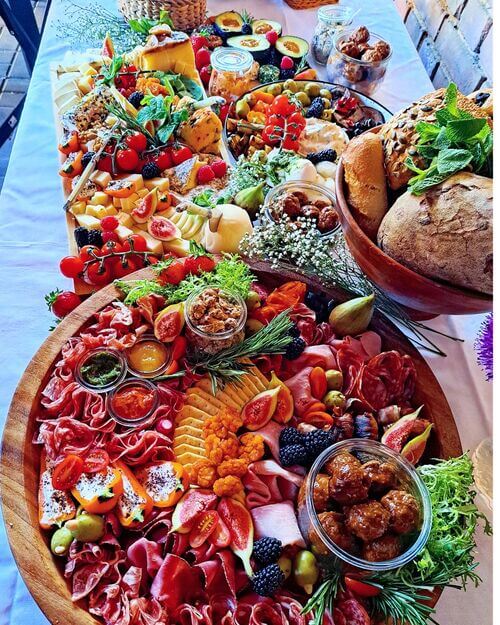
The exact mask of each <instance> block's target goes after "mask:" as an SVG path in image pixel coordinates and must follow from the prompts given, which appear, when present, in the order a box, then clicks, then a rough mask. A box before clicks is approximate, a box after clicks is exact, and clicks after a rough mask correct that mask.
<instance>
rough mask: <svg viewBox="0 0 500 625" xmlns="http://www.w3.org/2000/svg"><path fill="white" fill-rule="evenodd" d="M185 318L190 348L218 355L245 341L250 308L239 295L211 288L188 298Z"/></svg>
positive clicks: (203, 289)
mask: <svg viewBox="0 0 500 625" xmlns="http://www.w3.org/2000/svg"><path fill="white" fill-rule="evenodd" d="M185 318H186V338H187V340H188V344H189V345H190V349H191V350H193V351H194V352H198V353H199V352H201V353H205V354H217V353H218V352H220V351H221V350H223V349H227V348H228V347H232V346H233V345H236V344H237V343H241V341H242V340H243V339H244V337H245V330H244V328H245V322H246V320H247V307H246V304H245V302H244V301H243V299H242V298H241V297H240V296H239V295H238V294H237V293H230V292H229V291H225V290H224V289H221V288H219V287H217V286H208V287H203V288H202V289H200V290H197V291H194V293H192V294H191V295H190V296H189V297H188V299H187V300H186V308H185Z"/></svg>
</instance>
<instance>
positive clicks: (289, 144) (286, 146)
mask: <svg viewBox="0 0 500 625" xmlns="http://www.w3.org/2000/svg"><path fill="white" fill-rule="evenodd" d="M281 147H282V148H283V150H293V151H294V152H297V151H298V149H299V142H298V141H297V140H296V139H294V138H293V137H291V136H290V135H287V136H286V137H285V138H284V139H283V141H282V142H281Z"/></svg>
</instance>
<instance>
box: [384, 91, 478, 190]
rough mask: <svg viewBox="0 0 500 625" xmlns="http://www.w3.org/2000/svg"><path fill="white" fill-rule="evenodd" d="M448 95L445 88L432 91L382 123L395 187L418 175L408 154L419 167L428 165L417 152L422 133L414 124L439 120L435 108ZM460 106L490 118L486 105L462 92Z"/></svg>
mask: <svg viewBox="0 0 500 625" xmlns="http://www.w3.org/2000/svg"><path fill="white" fill-rule="evenodd" d="M445 95H446V90H445V89H438V90H437V91H433V92H432V93H429V94H427V95H425V96H423V97H422V98H420V100H417V101H416V102H414V103H413V104H411V105H410V106H408V107H407V108H405V109H403V110H402V111H400V112H399V113H396V115H394V117H392V118H391V119H390V120H389V121H388V122H387V123H386V124H384V125H383V126H382V129H381V131H380V137H381V138H382V144H383V147H384V158H385V170H386V172H387V182H388V184H389V187H390V188H391V189H393V190H394V191H395V190H397V189H400V188H401V187H403V186H405V185H406V184H407V183H408V181H409V180H410V178H411V177H412V176H414V175H415V174H414V173H413V172H411V171H410V170H409V169H408V167H406V165H405V160H406V159H407V157H408V156H410V157H412V158H413V160H414V162H415V164H416V165H417V166H418V167H421V168H422V169H425V167H426V165H425V162H424V161H423V160H422V158H421V157H420V156H419V155H418V152H417V149H416V145H417V143H418V140H419V135H418V133H417V131H416V129H415V126H416V124H417V123H418V122H420V121H426V122H430V123H433V122H435V121H436V111H438V110H439V109H442V108H444V106H445V102H444V99H445ZM457 106H458V108H459V109H461V110H462V111H467V112H468V113H470V114H471V115H472V116H473V117H486V118H490V116H489V114H488V110H487V109H484V108H481V107H479V106H477V104H476V103H475V102H474V101H473V100H471V99H470V98H468V97H466V96H464V95H463V94H461V93H458V95H457Z"/></svg>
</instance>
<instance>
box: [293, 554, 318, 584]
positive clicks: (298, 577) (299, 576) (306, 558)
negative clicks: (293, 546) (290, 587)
mask: <svg viewBox="0 0 500 625" xmlns="http://www.w3.org/2000/svg"><path fill="white" fill-rule="evenodd" d="M293 575H294V577H295V581H296V582H297V584H298V585H299V586H302V588H303V589H304V590H305V591H306V593H307V594H308V595H310V594H311V593H312V591H313V586H314V584H315V583H316V582H317V581H318V577H319V568H318V563H317V562H316V558H315V556H314V554H313V553H311V552H310V551H307V550H305V549H304V550H303V551H299V553H298V554H297V555H296V556H295V560H294V563H293Z"/></svg>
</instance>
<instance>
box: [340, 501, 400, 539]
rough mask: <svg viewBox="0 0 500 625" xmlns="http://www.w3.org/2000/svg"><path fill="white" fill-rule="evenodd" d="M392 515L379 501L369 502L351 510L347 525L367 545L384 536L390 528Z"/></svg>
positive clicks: (346, 521) (355, 506)
mask: <svg viewBox="0 0 500 625" xmlns="http://www.w3.org/2000/svg"><path fill="white" fill-rule="evenodd" d="M390 518H391V515H390V514H389V512H388V511H387V510H386V509H385V508H384V506H383V505H382V504H381V503H380V502H378V501H367V502H366V503H359V504H357V505H354V506H352V507H351V508H349V510H348V512H347V514H346V518H345V525H346V527H347V529H348V530H349V531H350V532H352V533H353V534H354V535H355V536H357V537H358V538H361V540H363V541H364V542H365V543H368V542H371V541H372V540H375V539H376V538H380V537H381V536H383V535H384V534H385V533H386V531H387V528H388V526H389V520H390Z"/></svg>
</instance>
